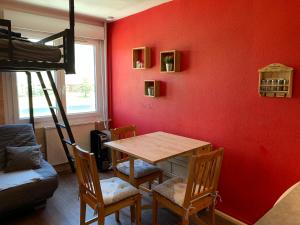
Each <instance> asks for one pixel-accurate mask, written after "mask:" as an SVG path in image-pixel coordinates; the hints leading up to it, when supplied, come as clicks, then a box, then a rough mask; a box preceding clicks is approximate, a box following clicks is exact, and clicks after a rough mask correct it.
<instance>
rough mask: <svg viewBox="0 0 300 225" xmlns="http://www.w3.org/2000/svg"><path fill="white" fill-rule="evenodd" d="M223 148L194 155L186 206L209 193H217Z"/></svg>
mask: <svg viewBox="0 0 300 225" xmlns="http://www.w3.org/2000/svg"><path fill="white" fill-rule="evenodd" d="M223 154H224V150H223V149H222V148H220V149H217V150H214V151H211V152H209V153H203V154H200V155H197V156H192V158H191V163H190V165H189V176H188V182H187V189H186V193H185V200H184V206H188V205H189V204H190V202H193V201H196V200H198V199H201V198H202V197H204V196H206V195H208V194H215V192H216V190H217V187H218V182H219V177H220V172H221V165H222V160H223Z"/></svg>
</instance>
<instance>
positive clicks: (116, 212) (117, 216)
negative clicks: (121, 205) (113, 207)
mask: <svg viewBox="0 0 300 225" xmlns="http://www.w3.org/2000/svg"><path fill="white" fill-rule="evenodd" d="M115 219H116V221H117V222H118V223H119V222H120V212H119V210H118V211H115Z"/></svg>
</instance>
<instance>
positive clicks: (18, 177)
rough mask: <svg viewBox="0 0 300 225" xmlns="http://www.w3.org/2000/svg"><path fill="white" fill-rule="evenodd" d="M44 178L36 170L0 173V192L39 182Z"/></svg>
mask: <svg viewBox="0 0 300 225" xmlns="http://www.w3.org/2000/svg"><path fill="white" fill-rule="evenodd" d="M42 178H43V177H42V176H41V175H40V174H39V173H37V172H35V171H34V170H22V171H15V172H10V173H4V172H0V179H1V182H0V191H4V190H6V189H9V188H14V187H17V186H20V185H24V184H28V183H34V182H39V181H40V180H41V179H42Z"/></svg>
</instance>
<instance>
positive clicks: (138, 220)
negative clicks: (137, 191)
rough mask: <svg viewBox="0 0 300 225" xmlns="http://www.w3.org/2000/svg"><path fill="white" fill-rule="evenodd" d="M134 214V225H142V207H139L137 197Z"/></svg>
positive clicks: (139, 200) (139, 203)
mask: <svg viewBox="0 0 300 225" xmlns="http://www.w3.org/2000/svg"><path fill="white" fill-rule="evenodd" d="M135 209H136V212H135V214H136V215H135V216H136V217H135V219H136V222H135V224H136V225H141V224H142V215H141V214H142V206H141V197H138V199H137V200H136V207H135Z"/></svg>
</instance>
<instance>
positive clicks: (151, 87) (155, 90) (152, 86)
mask: <svg viewBox="0 0 300 225" xmlns="http://www.w3.org/2000/svg"><path fill="white" fill-rule="evenodd" d="M159 86H160V81H158V80H145V81H144V95H145V96H147V97H159V95H160V93H159V90H160V87H159Z"/></svg>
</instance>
